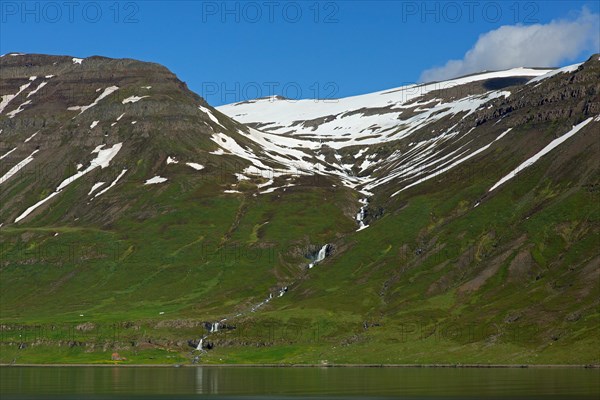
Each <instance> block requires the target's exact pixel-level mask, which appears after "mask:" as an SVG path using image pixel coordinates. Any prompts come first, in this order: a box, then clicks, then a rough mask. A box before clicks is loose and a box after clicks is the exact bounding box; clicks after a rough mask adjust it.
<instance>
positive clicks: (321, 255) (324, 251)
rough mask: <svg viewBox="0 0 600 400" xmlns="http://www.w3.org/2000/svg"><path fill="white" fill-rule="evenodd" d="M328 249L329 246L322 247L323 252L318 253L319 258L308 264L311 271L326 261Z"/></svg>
mask: <svg viewBox="0 0 600 400" xmlns="http://www.w3.org/2000/svg"><path fill="white" fill-rule="evenodd" d="M328 248H329V244H325V245H324V246H323V247H321V250H319V252H318V253H317V257H316V258H315V259H314V261H313V262H311V263H310V264H308V268H309V269H310V268H312V267H314V266H315V264H317V263H319V262H321V261H323V260H324V259H325V257H326V256H327V249H328Z"/></svg>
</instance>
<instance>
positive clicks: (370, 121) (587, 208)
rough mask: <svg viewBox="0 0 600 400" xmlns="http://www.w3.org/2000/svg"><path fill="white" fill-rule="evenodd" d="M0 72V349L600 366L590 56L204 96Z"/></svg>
mask: <svg viewBox="0 0 600 400" xmlns="http://www.w3.org/2000/svg"><path fill="white" fill-rule="evenodd" d="M0 67H1V70H2V73H1V78H2V79H1V82H0V95H1V96H2V102H1V104H0V150H1V151H0V157H2V159H1V160H0V163H1V164H0V167H1V168H0V200H1V202H2V207H1V210H0V222H1V223H2V225H1V226H0V232H1V233H0V234H1V246H2V247H1V249H0V251H1V253H0V254H1V256H2V258H1V259H0V268H1V269H0V275H1V276H0V277H1V279H0V322H1V323H2V338H1V342H0V343H1V347H0V349H1V354H0V361H1V362H10V361H13V360H16V361H17V362H26V361H33V362H77V361H94V362H96V361H103V360H107V357H109V356H110V353H111V352H112V351H114V350H115V349H116V350H118V351H119V352H120V353H122V354H124V355H126V356H127V357H128V359H129V360H130V361H129V362H133V363H135V362H139V363H144V362H182V361H186V362H189V361H190V360H193V361H198V360H201V361H202V362H238V363H240V362H241V363H243V362H299V363H306V362H308V363H317V362H366V363H533V364H535V363H577V364H583V363H598V362H599V361H600V355H599V354H598V353H597V352H590V351H589V350H587V349H590V348H597V347H598V346H597V345H598V344H600V343H599V338H600V336H599V332H598V322H599V321H598V317H599V305H600V304H599V302H598V298H599V297H598V294H600V292H599V291H600V285H599V279H600V277H599V271H600V248H599V246H600V240H599V239H600V236H599V235H600V230H599V227H598V219H599V217H600V215H599V214H600V209H599V207H598V204H599V202H598V184H599V182H598V171H599V169H598V160H599V159H600V157H599V156H600V151H599V150H600V149H599V148H598V136H597V135H598V126H599V125H600V80H599V79H598V78H599V76H600V61H599V57H598V56H597V55H595V56H593V57H591V58H590V59H589V60H588V61H587V62H585V63H583V64H581V65H576V66H572V67H570V68H565V69H563V70H552V71H550V70H539V69H528V68H519V69H514V70H508V71H499V72H487V73H482V74H475V75H471V76H468V77H464V78H459V79H455V80H452V81H446V82H438V83H431V84H426V85H412V86H407V87H402V88H398V89H393V90H389V91H384V92H379V93H374V94H369V95H364V96H356V97H352V98H347V99H340V100H336V101H331V102H322V101H319V102H315V101H311V100H302V101H290V100H286V99H282V98H268V99H258V100H253V101H248V102H243V103H237V104H232V105H227V106H222V107H219V108H218V109H217V110H215V109H213V108H211V107H210V106H209V105H208V104H206V102H204V100H203V99H201V98H200V97H198V96H197V95H195V94H194V93H192V92H190V91H189V90H188V89H187V87H186V86H185V84H184V83H182V82H181V81H179V80H178V79H177V78H176V77H175V76H174V75H173V74H171V73H170V72H169V71H168V70H166V69H165V68H164V67H161V66H158V65H155V64H149V63H142V62H138V61H134V60H112V59H107V58H102V57H91V58H87V59H83V60H81V59H76V58H72V57H55V56H43V55H5V56H3V57H2V58H0Z"/></svg>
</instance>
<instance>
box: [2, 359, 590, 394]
mask: <svg viewBox="0 0 600 400" xmlns="http://www.w3.org/2000/svg"><path fill="white" fill-rule="evenodd" d="M0 384H1V386H0V398H1V399H2V400H8V399H46V398H47V399H54V398H56V399H59V398H60V399H82V398H85V399H125V398H144V399H199V398H222V399H234V398H247V399H285V398H327V399H333V398H349V397H351V398H354V399H376V398H397V399H431V400H438V399H440V400H441V399H483V398H485V399H596V400H597V399H599V398H600V370H598V369H569V368H566V369H516V368H515V369H504V368H490V369H487V368H486V369H473V368H318V367H317V368H270V367H264V368H263V367H189V368H188V367H185V368H174V367H164V368H162V367H161V368H158V367H157V368H148V367H139V368H138V367H14V366H13V367H3V368H0Z"/></svg>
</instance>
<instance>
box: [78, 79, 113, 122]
mask: <svg viewBox="0 0 600 400" xmlns="http://www.w3.org/2000/svg"><path fill="white" fill-rule="evenodd" d="M117 90H119V87H118V86H110V87H107V88H106V89H104V91H103V92H102V94H100V96H98V97H97V98H96V100H94V101H93V102H92V104H89V105H87V106H73V107H69V108H67V110H69V111H79V114H80V115H81V113H83V112H84V111H85V110H88V109H90V108H92V107H94V106H95V105H96V104H98V102H99V101H100V100H102V99H103V98H105V97H106V96H109V95H110V94H112V93H114V92H115V91H117Z"/></svg>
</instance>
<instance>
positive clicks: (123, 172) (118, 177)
mask: <svg viewBox="0 0 600 400" xmlns="http://www.w3.org/2000/svg"><path fill="white" fill-rule="evenodd" d="M126 172H127V169H123V170H122V171H121V173H120V174H119V175H118V176H117V177H116V178H115V180H114V181H112V182H111V183H110V186H108V187H107V188H105V189H104V190H101V191H100V192H98V193H97V194H96V195H95V196H94V198H96V197H98V196H100V195H102V194H104V193H106V192H107V191H108V190H109V189H110V188H112V187H113V186H115V185H116V184H117V182H119V179H121V178H122V177H123V175H125V173H126Z"/></svg>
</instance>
